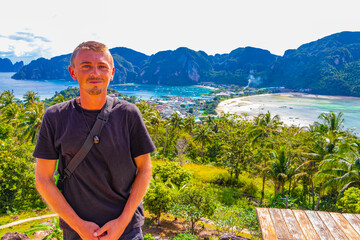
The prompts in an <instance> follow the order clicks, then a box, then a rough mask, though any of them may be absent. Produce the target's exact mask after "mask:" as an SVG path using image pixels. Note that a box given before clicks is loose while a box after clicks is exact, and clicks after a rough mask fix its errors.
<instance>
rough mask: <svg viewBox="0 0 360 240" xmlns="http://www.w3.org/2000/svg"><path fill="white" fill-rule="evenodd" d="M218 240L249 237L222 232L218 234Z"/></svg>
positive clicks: (247, 239)
mask: <svg viewBox="0 0 360 240" xmlns="http://www.w3.org/2000/svg"><path fill="white" fill-rule="evenodd" d="M219 240H250V239H249V238H245V237H241V236H238V235H235V234H228V233H226V234H224V235H222V236H220V238H219Z"/></svg>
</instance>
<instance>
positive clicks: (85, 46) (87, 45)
mask: <svg viewBox="0 0 360 240" xmlns="http://www.w3.org/2000/svg"><path fill="white" fill-rule="evenodd" d="M82 50H85V51H94V52H109V54H110V51H109V49H108V48H107V47H106V46H105V44H102V43H99V42H96V41H87V42H83V43H81V44H79V46H77V47H76V48H75V50H74V51H73V53H72V54H71V58H70V65H71V66H72V67H74V60H75V58H76V56H77V55H78V53H79V52H80V51H82ZM110 56H111V54H110ZM111 63H112V65H113V66H114V60H113V58H112V56H111Z"/></svg>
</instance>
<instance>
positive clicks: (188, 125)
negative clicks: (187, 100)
mask: <svg viewBox="0 0 360 240" xmlns="http://www.w3.org/2000/svg"><path fill="white" fill-rule="evenodd" d="M184 128H185V130H186V131H187V132H189V133H190V134H191V133H192V130H193V129H194V128H195V116H194V115H188V116H186V117H185V118H184Z"/></svg>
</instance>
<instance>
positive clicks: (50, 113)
mask: <svg viewBox="0 0 360 240" xmlns="http://www.w3.org/2000/svg"><path fill="white" fill-rule="evenodd" d="M73 108H74V99H71V100H68V101H65V102H61V103H57V104H55V105H52V106H50V107H48V108H47V109H46V111H45V116H47V117H54V116H56V115H58V114H61V113H63V112H67V111H69V110H71V109H73Z"/></svg>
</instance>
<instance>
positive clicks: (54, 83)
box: [0, 73, 360, 133]
mask: <svg viewBox="0 0 360 240" xmlns="http://www.w3.org/2000/svg"><path fill="white" fill-rule="evenodd" d="M13 74H14V73H0V91H4V90H13V91H14V94H15V96H16V97H17V98H20V99H22V96H23V94H24V93H25V92H26V91H28V90H33V91H35V92H38V93H39V95H40V97H41V99H45V98H50V97H52V96H53V95H54V94H55V91H58V92H59V91H61V90H63V89H66V88H67V87H69V86H73V87H75V86H77V82H76V81H60V80H41V81H40V80H39V81H34V80H14V79H11V76H12V75H13ZM111 87H112V88H114V89H116V90H118V91H119V92H121V93H123V94H126V95H128V96H136V97H138V98H142V99H145V100H147V99H150V98H157V97H161V96H164V95H173V96H184V97H185V96H187V97H192V98H202V96H201V95H202V94H204V93H209V92H210V91H211V90H210V89H207V88H203V87H198V86H186V87H179V86H157V85H141V84H120V85H111ZM248 100H249V101H250V102H252V103H255V105H253V107H252V109H251V112H252V113H254V114H256V113H259V112H265V111H267V110H269V111H270V112H271V113H273V114H279V115H280V117H281V118H282V120H283V121H284V122H287V123H289V124H295V125H308V124H311V123H313V122H314V121H318V119H317V117H318V116H319V114H321V113H322V112H329V111H334V112H340V111H341V112H343V113H344V118H345V127H346V128H355V131H356V132H358V133H360V98H331V97H330V98H304V97H296V96H291V97H289V96H272V95H258V96H250V97H248ZM248 110H249V109H248Z"/></svg>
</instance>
